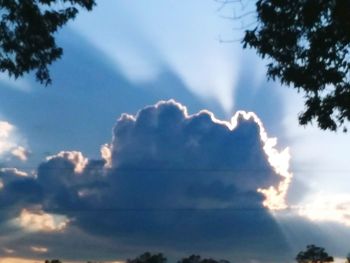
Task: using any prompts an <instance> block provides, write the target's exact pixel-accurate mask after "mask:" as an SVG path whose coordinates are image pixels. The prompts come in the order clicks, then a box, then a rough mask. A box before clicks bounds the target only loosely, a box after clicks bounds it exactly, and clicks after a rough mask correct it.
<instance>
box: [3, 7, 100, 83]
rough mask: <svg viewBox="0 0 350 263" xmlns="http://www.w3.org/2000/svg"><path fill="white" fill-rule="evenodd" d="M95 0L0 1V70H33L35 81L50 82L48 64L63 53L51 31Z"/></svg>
mask: <svg viewBox="0 0 350 263" xmlns="http://www.w3.org/2000/svg"><path fill="white" fill-rule="evenodd" d="M94 5H95V0H61V1H59V0H0V14H1V18H0V71H1V72H3V73H4V72H5V73H8V75H9V76H13V77H15V78H18V77H20V76H23V74H25V73H28V72H31V71H34V70H35V75H36V79H37V81H39V82H40V83H41V84H45V85H48V84H50V83H51V78H50V73H49V69H48V65H50V64H51V63H52V62H53V61H55V60H57V59H59V58H60V57H61V56H62V53H63V50H62V48H61V47H58V46H57V44H56V41H55V36H54V34H55V33H56V32H57V30H58V29H59V28H61V27H62V26H63V25H65V24H66V23H67V22H68V21H69V20H71V19H74V18H75V17H76V15H77V14H78V12H79V9H86V10H89V11H90V10H91V9H92V8H93V6H94Z"/></svg>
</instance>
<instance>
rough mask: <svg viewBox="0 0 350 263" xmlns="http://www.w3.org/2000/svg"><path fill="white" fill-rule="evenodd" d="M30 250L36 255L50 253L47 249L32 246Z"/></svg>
mask: <svg viewBox="0 0 350 263" xmlns="http://www.w3.org/2000/svg"><path fill="white" fill-rule="evenodd" d="M30 250H31V251H33V252H36V253H46V252H48V251H49V249H48V248H47V247H38V246H31V247H30Z"/></svg>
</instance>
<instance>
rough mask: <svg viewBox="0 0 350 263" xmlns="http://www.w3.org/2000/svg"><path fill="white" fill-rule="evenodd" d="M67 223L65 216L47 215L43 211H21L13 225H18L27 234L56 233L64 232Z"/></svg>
mask: <svg viewBox="0 0 350 263" xmlns="http://www.w3.org/2000/svg"><path fill="white" fill-rule="evenodd" d="M68 223H69V220H68V219H67V218H66V217H65V216H61V215H54V214H48V213H45V212H43V211H35V212H33V211H29V210H27V209H23V210H22V212H21V214H20V216H19V217H18V218H16V219H14V224H15V225H19V226H20V227H22V228H23V229H24V230H27V231H29V232H57V231H62V230H64V229H65V228H66V227H67V225H68Z"/></svg>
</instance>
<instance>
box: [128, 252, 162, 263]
mask: <svg viewBox="0 0 350 263" xmlns="http://www.w3.org/2000/svg"><path fill="white" fill-rule="evenodd" d="M166 261H167V259H166V258H165V257H164V256H163V254H162V253H159V254H151V253H149V252H145V253H143V254H142V255H141V256H139V257H137V258H135V259H128V260H127V261H126V262H127V263H166Z"/></svg>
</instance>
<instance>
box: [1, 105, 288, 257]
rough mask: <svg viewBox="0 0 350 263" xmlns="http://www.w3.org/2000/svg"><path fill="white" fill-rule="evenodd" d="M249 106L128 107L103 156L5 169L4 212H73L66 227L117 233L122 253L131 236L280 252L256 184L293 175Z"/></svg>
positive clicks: (216, 250)
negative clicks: (277, 159)
mask: <svg viewBox="0 0 350 263" xmlns="http://www.w3.org/2000/svg"><path fill="white" fill-rule="evenodd" d="M247 116H248V115H244V114H243V113H242V114H238V115H237V116H236V117H235V118H234V119H233V120H232V123H227V122H222V121H219V120H216V119H215V118H214V116H213V115H212V114H211V113H210V112H207V111H202V112H200V113H198V114H196V115H188V114H187V112H186V108H185V107H184V106H182V105H180V104H178V103H176V102H174V101H168V102H160V103H158V104H156V105H154V106H149V107H146V108H144V109H142V110H141V111H139V112H138V113H137V115H135V116H132V115H127V114H125V115H122V116H121V117H120V119H119V120H118V121H117V123H116V125H115V127H114V129H113V139H112V141H111V143H110V144H108V145H104V146H103V147H102V150H101V153H102V157H103V158H101V160H87V159H86V158H85V157H84V156H83V155H82V154H81V153H79V152H61V153H59V154H57V155H55V156H50V157H48V158H47V160H46V161H45V162H44V163H42V164H41V165H40V166H39V168H38V170H37V174H36V175H34V176H22V177H21V178H19V176H18V175H16V174H14V171H12V172H10V171H9V170H8V171H7V172H6V173H5V172H3V173H0V177H1V178H2V189H1V190H0V195H1V197H2V198H1V200H5V201H1V202H2V206H4V207H7V208H8V209H7V210H6V211H10V210H11V213H6V214H5V213H3V212H0V213H2V215H1V218H2V222H5V221H6V220H10V219H13V217H15V216H17V217H20V215H21V214H22V215H23V211H30V209H32V210H33V211H35V210H39V212H36V213H37V215H36V217H35V218H39V217H38V216H45V218H50V217H48V216H50V215H51V216H54V215H58V214H59V215H61V216H64V217H65V219H64V220H65V221H64V225H63V226H64V227H65V229H62V227H61V228H58V227H57V232H61V235H69V231H70V229H73V228H74V229H79V230H80V231H83V232H85V233H87V234H89V235H93V236H96V238H108V239H109V240H111V242H115V244H116V248H115V249H116V253H122V252H123V251H121V247H123V246H127V247H129V248H132V250H133V251H135V252H136V253H137V252H140V251H143V250H148V249H151V250H155V249H157V250H163V251H169V250H171V251H177V252H179V253H181V252H182V253H184V252H187V251H189V252H193V251H195V252H199V253H211V255H215V254H219V255H220V256H221V257H225V256H226V257H228V258H241V259H254V258H260V259H265V260H270V261H271V260H278V259H281V258H283V257H284V256H286V255H287V254H288V247H287V245H286V242H285V240H284V237H283V235H282V233H281V231H280V229H279V227H278V226H277V224H276V223H275V221H274V219H273V217H272V216H271V214H270V213H269V211H268V209H267V208H266V207H264V206H263V201H264V200H265V201H266V198H268V195H267V194H266V193H264V191H260V192H258V191H257V189H270V190H269V191H270V192H271V191H272V190H274V191H275V192H278V191H279V187H280V186H281V183H283V181H285V177H283V172H282V173H281V172H278V173H277V172H276V167H272V165H271V164H273V162H272V161H271V160H272V159H271V156H268V155H269V152H268V151H267V149H268V147H267V145H266V144H267V141H266V138H262V136H264V132H265V131H262V129H263V128H262V126H261V124H260V123H259V122H258V121H257V119H256V118H254V116H253V117H252V116H248V117H247ZM265 136H266V135H265ZM269 149H270V150H271V149H272V148H271V147H270V148H269ZM266 191H268V190H266ZM279 197H280V196H279ZM9 198H10V199H11V198H12V199H11V200H9ZM265 205H266V202H265ZM10 208H11V209H10ZM23 209H26V210H23ZM2 211H4V210H2ZM16 213H17V214H16ZM33 213H35V212H33ZM40 213H41V214H40ZM27 214H28V213H27ZM38 214H39V215H38ZM27 216H28V215H27ZM33 218H34V217H33ZM55 220H56V221H57V216H56V218H55ZM53 222H54V221H53ZM61 226H62V222H61ZM22 227H23V225H22ZM50 230H55V228H54V227H52V228H50ZM117 244H123V246H118V245H117ZM39 245H42V244H39ZM118 247H119V248H120V249H119V250H118ZM276 248H277V249H278V250H277V251H280V252H278V253H276ZM48 251H50V249H49V250H48ZM271 251H275V252H274V254H271V253H270V252H271ZM81 253H83V251H81Z"/></svg>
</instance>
